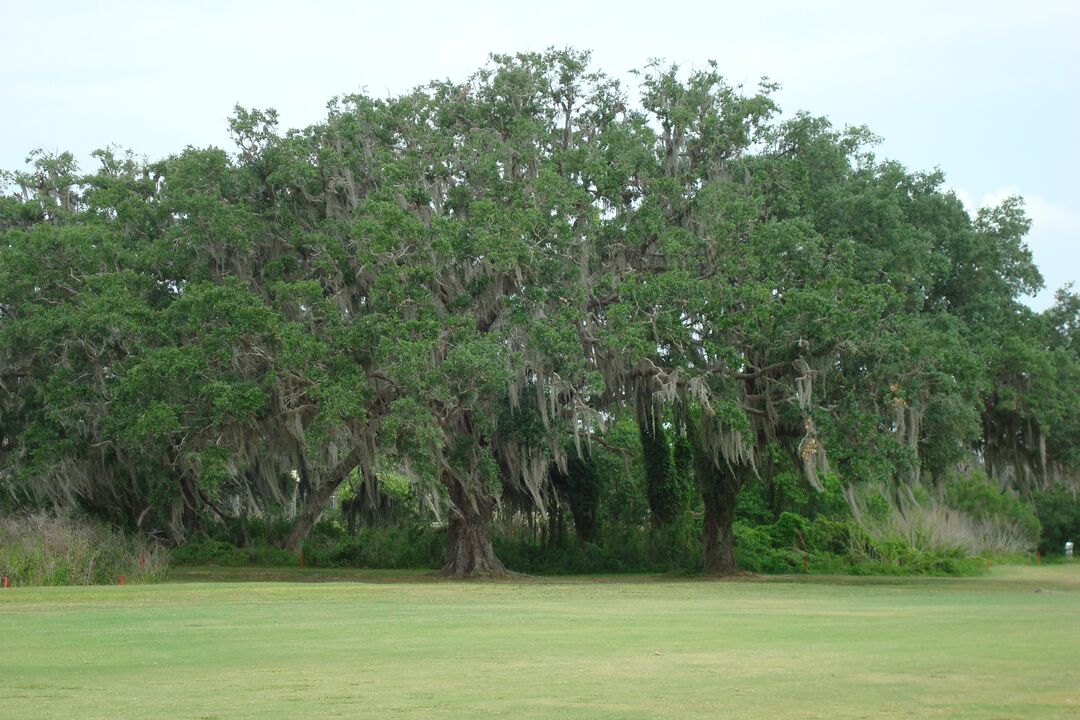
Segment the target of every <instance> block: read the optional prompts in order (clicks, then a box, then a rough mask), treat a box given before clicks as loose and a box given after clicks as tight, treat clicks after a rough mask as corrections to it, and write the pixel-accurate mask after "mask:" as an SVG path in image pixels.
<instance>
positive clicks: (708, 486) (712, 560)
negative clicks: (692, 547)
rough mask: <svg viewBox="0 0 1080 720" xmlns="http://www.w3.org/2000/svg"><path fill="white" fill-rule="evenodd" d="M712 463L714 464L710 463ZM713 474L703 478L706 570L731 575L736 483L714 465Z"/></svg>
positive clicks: (704, 564) (703, 543)
mask: <svg viewBox="0 0 1080 720" xmlns="http://www.w3.org/2000/svg"><path fill="white" fill-rule="evenodd" d="M710 464H711V463H710ZM712 470H713V472H711V473H710V474H709V475H710V476H711V477H708V478H702V480H705V481H706V482H703V483H702V487H701V498H702V500H703V501H704V523H703V525H702V528H701V554H702V566H703V568H704V570H705V572H706V573H709V574H714V575H731V574H732V573H734V572H735V570H736V569H737V568H736V567H735V533H734V529H733V526H734V523H735V499H736V495H737V491H736V489H735V488H736V485H735V483H733V482H730V479H729V478H725V477H724V474H723V473H722V472H720V470H719V468H716V467H715V465H713V468H712Z"/></svg>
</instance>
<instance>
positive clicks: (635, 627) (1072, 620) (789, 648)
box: [0, 563, 1080, 719]
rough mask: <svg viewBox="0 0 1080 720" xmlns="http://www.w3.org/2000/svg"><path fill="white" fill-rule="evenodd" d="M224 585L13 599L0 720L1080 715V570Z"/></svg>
mask: <svg viewBox="0 0 1080 720" xmlns="http://www.w3.org/2000/svg"><path fill="white" fill-rule="evenodd" d="M223 572H226V571H217V570H213V569H202V570H188V571H186V572H185V573H184V574H183V575H182V576H180V575H177V576H175V578H174V581H172V582H169V583H166V584H162V585H144V586H137V585H134V586H133V585H127V586H125V587H90V588H12V589H9V590H0V717H3V718H13V719H15V718H19V719H26V718H47V717H48V718H308V717H311V718H315V717H318V718H329V717H373V718H374V717H379V718H382V717H408V718H412V717H415V718H427V717H463V718H478V717H480V718H483V717H509V718H532V717H537V718H539V717H552V718H562V717H572V718H577V717H589V718H593V717H596V718H600V717H604V718H717V717H722V718H819V717H820V718H880V717H905V718H906V717H919V718H926V717H941V718H1059V717H1080V667H1078V666H1080V563H1078V564H1076V565H1068V566H1064V565H1058V566H1043V567H999V568H995V569H994V570H993V571H992V572H991V574H990V575H987V576H985V577H980V578H968V579H939V578H936V579H930V578H904V579H893V578H890V579H880V578H876V579H872V578H863V579H859V578H822V577H809V578H807V577H802V578H767V579H739V580H732V581H708V580H670V579H654V578H599V579H587V580H586V579H542V580H538V579H530V578H523V579H521V580H519V581H503V582H471V583H450V582H443V581H439V580H435V579H433V578H430V577H427V576H420V575H415V576H403V575H402V574H401V573H370V572H360V571H353V572H350V571H341V572H337V573H318V572H313V571H307V572H304V571H295V572H288V571H265V572H264V573H263V574H262V575H261V576H260V575H259V574H258V573H254V574H253V573H250V572H247V573H244V572H241V571H227V574H221V573H223ZM240 578H255V579H260V580H263V582H237V581H236V580H238V579H240ZM300 580H305V581H308V582H294V581H300ZM315 580H322V581H336V582H311V581H315Z"/></svg>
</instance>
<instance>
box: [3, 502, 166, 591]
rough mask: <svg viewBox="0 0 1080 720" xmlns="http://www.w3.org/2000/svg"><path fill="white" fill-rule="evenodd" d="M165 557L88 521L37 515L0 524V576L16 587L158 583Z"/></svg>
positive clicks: (6, 519) (147, 545)
mask: <svg viewBox="0 0 1080 720" xmlns="http://www.w3.org/2000/svg"><path fill="white" fill-rule="evenodd" d="M168 567H169V553H168V551H167V550H165V549H164V548H162V547H161V546H159V545H155V544H153V543H150V542H148V541H146V540H145V539H142V538H135V537H129V536H125V535H124V534H123V533H121V532H119V531H118V530H115V529H113V528H111V527H109V526H107V525H104V524H102V523H100V522H97V521H94V520H91V519H89V518H82V517H75V516H71V515H61V514H54V513H48V512H38V513H34V514H28V515H11V516H7V517H3V518H0V575H5V576H7V577H8V578H9V580H10V582H11V583H12V584H15V585H111V584H115V583H117V582H119V580H120V576H121V575H123V576H124V578H125V580H161V579H163V578H164V577H165V575H166V574H167V572H168Z"/></svg>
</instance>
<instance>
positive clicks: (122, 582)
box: [120, 575, 124, 585]
mask: <svg viewBox="0 0 1080 720" xmlns="http://www.w3.org/2000/svg"><path fill="white" fill-rule="evenodd" d="M120 584H121V585H123V584H124V576H123V575H121V576H120Z"/></svg>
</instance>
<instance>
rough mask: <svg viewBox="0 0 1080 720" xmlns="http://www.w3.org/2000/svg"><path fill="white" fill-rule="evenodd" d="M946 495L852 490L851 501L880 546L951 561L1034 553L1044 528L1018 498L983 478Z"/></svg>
mask: <svg viewBox="0 0 1080 720" xmlns="http://www.w3.org/2000/svg"><path fill="white" fill-rule="evenodd" d="M947 487H948V490H947V491H945V492H935V491H933V490H932V489H927V488H926V487H923V486H922V485H917V484H916V485H901V486H896V487H893V486H885V485H880V484H867V485H862V486H858V487H853V488H851V489H850V490H849V492H848V501H849V504H850V506H851V511H852V514H853V516H854V518H855V520H856V522H857V523H858V524H859V525H860V526H861V527H862V528H863V529H864V530H865V531H866V533H867V535H869V537H870V538H871V539H872V540H874V541H875V543H877V544H879V545H880V544H886V545H889V544H892V545H906V546H907V547H909V548H911V549H914V550H923V551H932V552H942V553H947V554H952V555H958V556H960V555H964V556H975V555H983V554H993V555H1008V554H1019V553H1025V552H1027V551H1029V550H1031V549H1032V548H1034V547H1035V545H1036V543H1037V542H1038V538H1039V522H1038V519H1037V518H1036V517H1035V514H1034V511H1033V510H1032V509H1031V508H1030V506H1028V505H1027V504H1025V503H1024V502H1023V501H1022V500H1020V498H1019V497H1016V496H1014V495H1010V494H1005V493H1001V492H1000V491H998V490H997V489H996V488H991V486H990V485H989V483H988V482H986V481H985V479H984V478H983V477H975V476H972V477H969V478H965V479H963V480H962V481H958V482H956V483H953V484H951V485H949V486H947Z"/></svg>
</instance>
